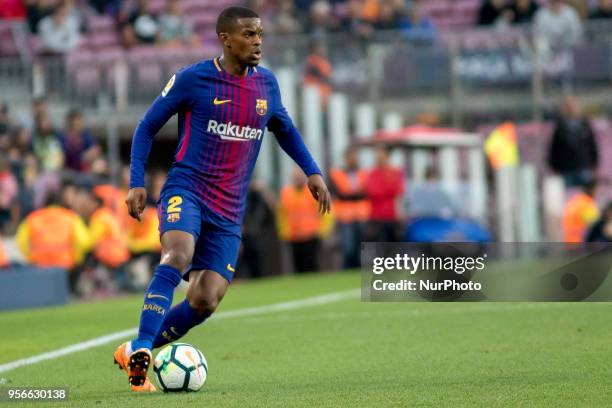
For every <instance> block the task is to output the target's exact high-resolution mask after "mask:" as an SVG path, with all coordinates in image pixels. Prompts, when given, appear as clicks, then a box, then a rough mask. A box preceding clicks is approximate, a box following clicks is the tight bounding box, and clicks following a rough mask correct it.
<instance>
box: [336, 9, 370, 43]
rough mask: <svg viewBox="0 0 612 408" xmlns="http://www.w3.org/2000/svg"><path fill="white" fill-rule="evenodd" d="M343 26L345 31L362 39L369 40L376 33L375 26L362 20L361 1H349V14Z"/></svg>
mask: <svg viewBox="0 0 612 408" xmlns="http://www.w3.org/2000/svg"><path fill="white" fill-rule="evenodd" d="M342 26H343V28H344V30H346V31H349V32H350V33H352V34H353V35H355V36H357V37H359V38H361V39H367V38H369V37H370V36H371V35H372V33H373V32H374V27H373V25H372V24H371V23H369V22H367V21H365V20H363V19H362V15H361V1H360V0H348V13H347V17H346V18H345V19H344V20H343V22H342Z"/></svg>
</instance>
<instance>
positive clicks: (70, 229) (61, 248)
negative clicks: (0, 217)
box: [26, 207, 78, 269]
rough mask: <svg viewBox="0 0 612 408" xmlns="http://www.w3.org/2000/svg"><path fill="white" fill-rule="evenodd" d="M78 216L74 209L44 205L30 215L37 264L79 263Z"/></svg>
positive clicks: (32, 259) (33, 259)
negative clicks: (76, 222)
mask: <svg viewBox="0 0 612 408" xmlns="http://www.w3.org/2000/svg"><path fill="white" fill-rule="evenodd" d="M77 218H78V215H76V214H75V213H74V212H72V211H70V210H68V209H66V208H61V207H47V208H41V209H40V210H36V211H34V212H33V213H32V214H30V215H29V216H28V218H27V220H26V222H27V223H28V224H27V225H28V227H29V231H30V235H29V236H30V251H31V252H30V253H31V261H32V263H33V264H34V265H36V266H39V267H59V268H65V269H71V268H73V267H74V266H75V265H76V254H75V242H74V240H75V234H74V223H75V221H76V219H77Z"/></svg>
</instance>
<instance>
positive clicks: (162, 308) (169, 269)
mask: <svg viewBox="0 0 612 408" xmlns="http://www.w3.org/2000/svg"><path fill="white" fill-rule="evenodd" d="M161 244H162V255H161V262H160V264H159V266H158V267H157V268H156V269H155V273H154V274H153V279H151V282H150V283H149V287H148V288H147V290H146V292H145V297H144V305H143V307H142V311H141V314H140V325H139V327H138V337H137V338H136V339H134V340H132V341H131V342H127V343H124V344H122V345H121V346H119V348H118V349H117V351H116V352H115V361H116V362H117V363H118V364H119V366H120V368H122V369H125V370H126V371H127V372H128V377H129V381H130V384H132V388H133V389H134V390H135V391H140V390H141V388H146V390H145V391H150V390H151V389H152V388H153V387H152V386H151V384H150V382H149V381H148V380H147V370H148V368H149V366H150V365H151V362H152V354H151V349H152V348H153V340H154V339H155V336H156V335H157V332H158V331H159V328H160V326H161V324H162V322H163V319H164V315H165V314H166V310H168V309H169V308H170V305H172V296H173V294H174V288H175V287H176V286H177V285H178V284H179V282H180V281H181V271H184V270H186V269H187V267H188V266H189V262H190V260H191V257H192V256H193V251H194V247H195V243H194V237H193V235H191V234H189V233H187V232H183V231H167V232H165V233H164V234H163V235H162V238H161Z"/></svg>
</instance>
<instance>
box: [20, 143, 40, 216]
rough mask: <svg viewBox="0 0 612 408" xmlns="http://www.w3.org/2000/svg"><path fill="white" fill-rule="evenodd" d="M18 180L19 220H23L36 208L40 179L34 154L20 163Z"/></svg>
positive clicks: (25, 156) (27, 155)
mask: <svg viewBox="0 0 612 408" xmlns="http://www.w3.org/2000/svg"><path fill="white" fill-rule="evenodd" d="M20 164H21V166H20V167H19V173H18V175H17V179H18V182H19V196H18V198H17V200H18V205H17V208H18V210H19V216H18V217H17V218H18V219H23V218H24V217H25V216H27V215H28V214H30V213H31V212H32V211H34V209H35V208H36V206H35V202H36V193H37V182H38V180H39V178H38V161H37V160H36V157H34V155H33V154H31V153H28V154H26V155H24V156H23V159H22V160H21V161H20Z"/></svg>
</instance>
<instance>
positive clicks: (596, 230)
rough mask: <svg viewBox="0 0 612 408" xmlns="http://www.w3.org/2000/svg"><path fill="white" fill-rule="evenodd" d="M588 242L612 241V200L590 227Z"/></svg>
mask: <svg viewBox="0 0 612 408" xmlns="http://www.w3.org/2000/svg"><path fill="white" fill-rule="evenodd" d="M586 242H612V202H610V203H608V206H607V207H606V208H605V210H604V211H603V214H602V216H601V217H600V218H599V220H597V221H596V222H595V223H594V224H593V225H592V226H591V228H590V229H589V232H588V234H587V238H586Z"/></svg>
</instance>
